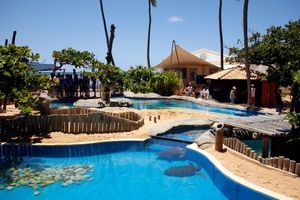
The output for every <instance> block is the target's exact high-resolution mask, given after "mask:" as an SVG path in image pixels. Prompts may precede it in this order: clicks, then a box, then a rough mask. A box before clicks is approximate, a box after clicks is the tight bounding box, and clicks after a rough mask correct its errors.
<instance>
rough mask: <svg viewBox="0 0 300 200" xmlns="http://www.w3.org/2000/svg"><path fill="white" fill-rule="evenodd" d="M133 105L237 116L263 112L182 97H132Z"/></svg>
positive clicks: (137, 107) (139, 107) (141, 107)
mask: <svg viewBox="0 0 300 200" xmlns="http://www.w3.org/2000/svg"><path fill="white" fill-rule="evenodd" d="M130 100H131V101H132V107H133V108H136V109H154V108H188V109H195V110H202V111H209V112H216V113H222V114H227V115H235V116H252V115H261V114H263V113H258V112H251V111H246V110H239V109H235V108H221V107H213V106H208V105H201V104H197V103H194V102H191V101H186V100H180V99H143V98H142V99H138V98H132V99H130Z"/></svg>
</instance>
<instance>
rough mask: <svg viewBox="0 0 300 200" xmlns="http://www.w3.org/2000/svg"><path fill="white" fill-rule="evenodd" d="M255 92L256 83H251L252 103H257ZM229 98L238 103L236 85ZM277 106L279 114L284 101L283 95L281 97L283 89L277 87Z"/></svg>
mask: <svg viewBox="0 0 300 200" xmlns="http://www.w3.org/2000/svg"><path fill="white" fill-rule="evenodd" d="M255 94H256V89H255V86H254V84H252V85H251V89H250V99H251V102H250V103H251V105H253V106H254V105H255V99H256V97H255ZM229 98H230V102H231V103H233V104H234V103H236V99H237V89H236V87H235V86H233V87H232V89H231V91H230V94H229ZM275 108H276V112H277V113H278V114H281V112H282V108H283V101H282V97H281V90H280V89H277V90H276V94H275Z"/></svg>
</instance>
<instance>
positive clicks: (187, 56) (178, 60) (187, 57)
mask: <svg viewBox="0 0 300 200" xmlns="http://www.w3.org/2000/svg"><path fill="white" fill-rule="evenodd" d="M199 66H209V67H211V68H215V69H219V67H217V66H216V65H213V64H211V63H209V62H206V61H205V60H202V59H200V58H198V57H196V56H194V55H193V54H191V53H189V52H188V51H186V50H184V49H183V48H181V47H180V46H179V45H176V47H175V50H173V52H172V53H171V55H169V56H168V57H167V58H165V59H164V60H163V61H162V62H161V63H160V64H158V65H157V67H159V68H182V67H184V68H195V67H199Z"/></svg>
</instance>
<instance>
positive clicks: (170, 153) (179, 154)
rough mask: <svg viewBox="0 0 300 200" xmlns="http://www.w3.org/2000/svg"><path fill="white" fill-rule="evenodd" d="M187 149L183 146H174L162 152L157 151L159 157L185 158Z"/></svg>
mask: <svg viewBox="0 0 300 200" xmlns="http://www.w3.org/2000/svg"><path fill="white" fill-rule="evenodd" d="M184 150H185V149H184V148H182V147H172V148H169V149H166V150H163V151H160V152H157V153H156V154H157V155H158V157H159V158H167V159H170V158H183V157H184V156H185V151H184Z"/></svg>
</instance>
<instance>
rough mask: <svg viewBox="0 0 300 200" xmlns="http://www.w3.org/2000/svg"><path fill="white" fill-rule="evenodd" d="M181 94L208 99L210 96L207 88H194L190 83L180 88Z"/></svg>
mask: <svg viewBox="0 0 300 200" xmlns="http://www.w3.org/2000/svg"><path fill="white" fill-rule="evenodd" d="M181 95H184V96H189V97H195V98H203V99H209V97H210V94H209V89H208V88H205V87H203V88H202V89H201V88H200V89H196V88H195V87H192V85H191V84H188V86H187V87H185V88H184V89H183V90H182V92H181Z"/></svg>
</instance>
